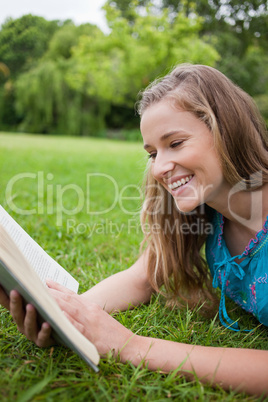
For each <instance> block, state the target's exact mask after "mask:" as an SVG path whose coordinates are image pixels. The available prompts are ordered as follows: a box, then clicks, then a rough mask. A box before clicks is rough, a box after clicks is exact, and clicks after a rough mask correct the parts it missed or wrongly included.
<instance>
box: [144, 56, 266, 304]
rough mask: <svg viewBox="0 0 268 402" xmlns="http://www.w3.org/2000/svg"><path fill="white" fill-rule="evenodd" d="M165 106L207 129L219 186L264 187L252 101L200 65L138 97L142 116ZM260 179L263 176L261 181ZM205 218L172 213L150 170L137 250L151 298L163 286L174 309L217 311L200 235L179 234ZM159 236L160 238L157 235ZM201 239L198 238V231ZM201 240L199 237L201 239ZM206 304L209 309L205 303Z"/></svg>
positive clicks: (262, 140) (262, 147)
mask: <svg viewBox="0 0 268 402" xmlns="http://www.w3.org/2000/svg"><path fill="white" fill-rule="evenodd" d="M163 99H169V100H171V101H172V102H174V104H175V106H176V105H177V106H178V107H180V108H182V109H183V110H185V111H188V112H191V113H193V114H194V115H195V116H196V117H197V118H198V119H200V120H201V121H203V122H204V123H205V124H206V125H207V126H208V128H209V129H210V131H211V133H212V135H213V137H214V141H215V146H216V149H217V151H218V154H219V157H220V162H221V166H222V170H223V175H224V177H225V179H226V180H227V181H228V182H229V183H230V184H231V185H234V184H237V183H241V185H242V186H243V189H245V186H246V188H247V189H248V190H249V191H253V190H254V189H257V188H259V187H260V186H262V185H263V183H267V182H268V158H267V155H268V136H267V130H266V127H265V124H264V121H263V120H262V118H261V116H260V113H259V111H258V109H257V107H256V106H255V103H254V102H253V100H252V98H251V97H250V96H249V95H248V94H246V93H245V92H244V91H243V90H242V89H240V88H239V87H237V86H236V85H235V84H234V83H233V82H232V81H230V80H229V79H228V78H227V77H226V76H225V75H223V74H222V73H220V72H219V71H218V70H216V69H214V68H212V67H208V66H204V65H190V64H182V65H179V66H177V67H176V68H175V69H174V70H173V71H171V73H170V74H168V75H166V76H165V77H164V78H162V79H159V80H156V81H154V82H153V83H152V84H151V85H149V87H148V88H146V89H145V90H144V91H143V92H142V93H141V100H140V101H139V103H138V111H139V114H140V116H142V115H143V113H144V112H145V110H146V109H147V108H148V107H149V106H151V105H152V104H155V103H157V102H160V101H161V100H163ZM259 173H261V174H259ZM211 212H212V211H211V210H210V208H209V207H207V206H200V207H199V208H198V209H197V210H196V211H193V212H192V213H191V214H183V213H181V212H179V211H178V209H177V207H176V205H175V203H174V201H173V198H172V196H171V195H170V194H169V193H168V192H167V191H166V190H165V189H164V188H163V187H162V186H161V185H160V184H159V183H158V182H157V181H156V180H155V179H154V178H153V176H152V174H151V171H150V166H149V167H148V171H147V174H146V178H145V201H144V206H143V210H142V214H141V223H142V226H143V227H149V230H148V231H147V232H146V233H145V238H144V241H143V243H142V245H144V244H146V245H147V249H148V253H149V254H148V256H149V264H148V277H149V280H150V283H151V286H152V287H153V288H154V289H155V291H158V292H159V291H160V287H161V286H162V285H163V284H164V287H165V289H166V293H165V295H166V296H167V297H168V300H169V301H170V302H172V303H175V302H176V303H177V302H178V299H179V300H180V303H183V304H185V303H188V304H189V305H190V306H195V305H196V304H198V303H202V304H203V306H204V308H206V307H207V308H208V309H210V308H212V307H213V306H214V305H215V296H214V295H213V291H212V286H211V279H210V275H209V274H208V269H207V264H206V261H205V258H204V255H203V250H202V247H203V245H204V243H205V240H206V237H207V234H208V233H207V231H206V230H203V233H193V231H192V230H189V233H185V232H184V233H182V230H181V228H182V227H185V225H186V227H188V228H189V229H191V228H192V227H193V225H197V224H200V221H201V220H202V222H203V229H204V228H206V225H208V224H209V222H210V220H211ZM155 228H161V230H155ZM199 232H200V231H199ZM201 232H202V231H201ZM207 302H208V303H207Z"/></svg>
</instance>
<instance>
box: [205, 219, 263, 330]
mask: <svg viewBox="0 0 268 402" xmlns="http://www.w3.org/2000/svg"><path fill="white" fill-rule="evenodd" d="M212 223H213V228H214V230H213V233H212V234H210V235H209V236H208V238H207V242H206V258H207V262H208V265H209V268H210V271H211V274H212V277H213V286H214V287H215V288H216V287H219V288H220V289H221V300H220V307H219V317H220V320H221V323H222V324H223V325H224V326H226V327H228V328H230V329H233V330H234V331H239V326H238V324H237V322H234V321H233V320H231V319H230V317H229V316H228V314H227V311H226V307H225V295H227V296H228V297H230V298H231V299H232V300H234V301H235V302H236V303H237V304H238V305H239V306H241V307H242V308H243V309H245V310H246V311H248V312H250V313H252V314H253V315H254V316H255V317H256V318H257V319H258V320H259V321H260V322H261V323H262V324H264V325H266V326H268V216H267V218H266V221H265V223H264V226H263V228H262V230H260V231H259V232H258V233H257V234H256V236H255V238H254V239H251V240H250V242H249V244H248V245H247V246H246V248H245V250H244V252H243V253H242V254H241V255H236V256H234V257H232V256H231V255H230V252H229V250H228V248H227V246H226V243H225V240H224V238H223V226H224V217H223V216H222V215H221V214H220V213H219V212H215V214H214V216H213V221H212ZM236 259H238V260H240V261H239V263H236V262H235V261H234V260H236Z"/></svg>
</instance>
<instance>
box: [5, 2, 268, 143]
mask: <svg viewBox="0 0 268 402" xmlns="http://www.w3.org/2000/svg"><path fill="white" fill-rule="evenodd" d="M103 8H104V10H105V12H106V19H107V24H108V26H109V29H110V31H109V33H108V34H104V33H103V32H102V31H101V30H100V29H99V28H98V27H96V26H94V25H91V24H83V25H80V26H76V25H74V23H73V22H72V21H71V20H67V21H64V22H59V21H46V20H45V19H44V18H41V17H35V16H32V15H25V16H24V17H21V18H19V19H17V20H12V19H9V20H7V21H6V22H5V23H4V24H3V26H2V28H1V30H0V129H13V130H14V129H15V130H18V131H28V132H41V133H49V134H51V133H66V134H70V135H94V136H102V135H103V133H104V132H105V131H104V129H105V127H108V128H109V129H110V132H111V131H112V132H113V133H115V132H118V129H123V130H125V129H137V127H138V125H139V119H138V117H137V116H136V115H135V110H134V108H135V102H136V100H137V94H138V93H139V91H140V90H142V89H143V88H144V87H145V86H147V85H148V84H149V83H150V82H151V81H152V80H154V79H155V78H158V77H160V76H163V75H164V74H166V73H167V72H169V71H170V69H171V68H172V67H173V66H174V65H176V64H178V63H183V62H190V63H201V64H207V65H212V66H215V67H216V68H218V69H219V70H221V71H222V72H223V73H224V74H226V75H227V76H228V77H229V78H231V79H232V80H233V81H234V82H235V83H237V84H238V85H239V86H241V87H242V88H243V89H244V90H246V91H247V92H249V93H250V94H251V95H252V96H253V97H255V98H256V99H257V98H258V103H259V104H260V105H261V107H262V110H263V111H264V113H265V114H266V109H265V107H264V106H263V105H264V104H265V101H263V99H265V98H266V96H267V93H268V88H267V76H268V68H267V65H268V64H267V43H268V41H267V35H268V34H267V32H268V30H267V23H268V10H267V2H266V3H263V2H262V1H260V0H251V1H247V2H240V1H238V0H211V1H210V0H209V1H208V0H198V1H196V2H193V1H191V0H180V1H175V0H159V1H150V0H107V3H106V4H105V6H104V7H103ZM3 66H4V70H3ZM7 71H8V72H9V74H7ZM260 99H261V101H260Z"/></svg>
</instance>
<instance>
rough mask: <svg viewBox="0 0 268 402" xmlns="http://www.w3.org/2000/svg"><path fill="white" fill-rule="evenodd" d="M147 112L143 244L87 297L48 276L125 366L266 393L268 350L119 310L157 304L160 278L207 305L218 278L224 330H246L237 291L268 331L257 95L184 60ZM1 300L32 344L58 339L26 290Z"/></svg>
mask: <svg viewBox="0 0 268 402" xmlns="http://www.w3.org/2000/svg"><path fill="white" fill-rule="evenodd" d="M139 112H140V115H141V133H142V136H143V140H144V148H145V150H146V151H147V152H148V154H149V166H148V172H147V178H146V197H145V203H144V207H143V212H142V222H143V223H145V222H146V224H147V225H146V226H147V227H148V226H149V227H150V230H149V232H147V233H146V234H145V245H146V247H145V251H144V252H143V253H142V255H141V256H140V258H139V259H138V260H137V262H136V263H135V264H134V265H133V266H132V267H130V268H129V269H127V270H125V271H123V272H119V273H117V274H115V275H113V276H111V277H109V278H107V279H105V280H104V281H102V282H101V283H99V284H98V285H96V286H95V287H93V288H92V289H90V290H88V291H87V292H86V293H84V294H82V295H76V294H73V293H72V292H71V291H68V290H66V289H65V288H64V287H62V286H59V285H57V284H55V283H52V282H48V286H49V288H50V292H51V294H52V295H53V296H54V297H55V299H56V300H57V302H58V303H59V305H60V307H61V308H62V310H64V311H65V313H66V315H67V317H69V319H70V320H71V322H72V323H73V324H74V325H75V326H76V327H77V328H78V329H79V330H80V331H81V332H82V333H83V334H84V335H85V336H86V337H87V338H89V339H90V341H91V342H93V343H94V344H95V345H96V347H97V349H98V351H99V353H100V354H102V355H103V354H106V353H107V352H108V351H110V350H114V352H115V353H116V354H117V353H119V355H120V359H121V361H123V362H126V361H131V362H132V363H133V364H135V365H138V364H139V363H140V362H141V361H144V362H145V363H146V364H148V367H149V369H151V370H157V369H161V370H163V371H166V372H168V371H171V370H175V369H177V368H178V367H180V372H181V373H184V374H185V375H186V376H187V377H188V378H194V377H193V373H195V375H197V376H198V378H200V379H201V381H203V382H208V383H210V384H214V385H215V384H219V385H221V386H222V387H223V388H225V389H229V388H232V389H236V390H239V391H246V392H248V393H252V394H259V395H260V394H265V395H268V381H267V378H268V351H261V350H249V349H235V348H215V347H205V346H198V345H197V346H193V345H190V344H181V343H175V342H171V341H165V340H161V339H154V338H146V337H143V336H139V335H136V334H133V333H132V332H131V331H130V330H128V329H127V328H125V327H124V326H122V325H121V324H119V323H118V322H117V321H116V320H115V319H114V318H112V317H111V316H110V315H109V313H110V312H112V311H114V310H125V309H126V308H128V307H129V305H132V306H136V305H139V304H141V303H146V302H148V301H149V300H150V297H151V295H152V293H153V292H159V291H160V287H161V286H162V285H164V288H165V289H166V296H167V297H168V298H169V302H170V303H175V302H176V301H178V302H179V303H180V304H188V305H190V306H195V305H197V304H198V303H201V304H202V305H203V308H204V309H208V310H209V309H212V308H213V306H214V305H215V296H214V294H213V291H212V281H213V286H214V287H217V286H219V287H220V289H221V299H220V306H219V312H220V319H221V322H222V323H223V325H225V326H228V327H229V328H230V330H239V327H238V325H237V323H235V322H233V321H232V320H231V318H230V317H229V315H228V312H227V311H226V307H225V294H227V295H228V296H230V297H231V298H233V299H234V300H235V301H236V302H237V303H238V304H239V305H241V306H242V307H243V308H245V309H246V310H247V311H250V312H252V313H253V314H254V315H255V316H256V317H257V318H258V319H259V321H260V322H261V323H263V324H264V325H267V326H268V290H267V289H268V288H267V286H268V280H267V281H266V280H265V278H266V279H267V273H268V234H267V229H268V218H267V215H268V158H267V156H268V136H267V131H266V129H265V125H264V123H263V122H262V119H261V117H260V115H259V113H258V111H257V109H256V107H255V105H254V103H253V101H252V100H251V98H250V97H249V96H248V95H247V94H246V93H244V92H243V91H242V90H241V89H240V88H238V87H236V86H235V85H234V84H233V83H232V82H231V81H230V80H228V79H227V78H226V77H225V76H224V75H223V74H221V73H220V72H219V71H217V70H215V69H213V68H210V67H207V66H201V65H180V66H178V67H176V68H175V69H174V70H173V71H172V72H171V73H170V74H169V75H167V76H166V77H164V78H163V79H161V80H158V81H156V82H154V83H153V84H152V85H151V86H150V87H149V88H147V89H146V90H145V91H144V92H143V94H142V99H141V101H140V104H139ZM155 228H158V230H155ZM159 228H160V230H159ZM205 244H206V259H205V258H204V253H203V246H204V245H205ZM207 263H208V265H209V268H210V271H211V276H209V275H208V270H207ZM0 302H1V303H2V304H3V305H4V306H5V307H6V308H8V309H9V310H10V312H11V314H12V316H13V318H14V320H15V322H16V323H17V326H18V329H19V330H20V331H21V332H22V333H24V334H25V335H26V336H27V337H28V338H29V339H30V340H32V341H34V342H35V343H36V344H37V345H39V346H48V345H50V344H51V343H52V342H53V340H52V339H51V338H50V327H49V325H48V324H47V323H44V324H43V325H42V328H41V330H39V329H38V326H37V324H36V313H35V310H34V308H33V306H31V305H27V307H26V312H25V311H24V310H23V307H22V303H21V298H20V296H19V294H18V293H17V292H16V291H12V292H11V294H10V299H8V298H7V297H6V296H5V294H4V293H3V292H1V293H0Z"/></svg>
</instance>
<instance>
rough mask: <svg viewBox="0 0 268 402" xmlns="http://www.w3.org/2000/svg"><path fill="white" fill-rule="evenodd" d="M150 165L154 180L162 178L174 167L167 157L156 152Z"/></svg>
mask: <svg viewBox="0 0 268 402" xmlns="http://www.w3.org/2000/svg"><path fill="white" fill-rule="evenodd" d="M152 167H153V171H152V174H153V176H154V178H155V179H156V180H162V179H163V178H164V177H166V176H167V175H168V173H169V172H171V171H172V170H173V169H174V162H172V161H171V160H170V159H169V158H166V157H164V156H162V155H159V154H157V155H156V158H155V160H154V163H153V165H152Z"/></svg>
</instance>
